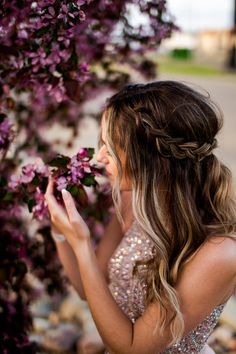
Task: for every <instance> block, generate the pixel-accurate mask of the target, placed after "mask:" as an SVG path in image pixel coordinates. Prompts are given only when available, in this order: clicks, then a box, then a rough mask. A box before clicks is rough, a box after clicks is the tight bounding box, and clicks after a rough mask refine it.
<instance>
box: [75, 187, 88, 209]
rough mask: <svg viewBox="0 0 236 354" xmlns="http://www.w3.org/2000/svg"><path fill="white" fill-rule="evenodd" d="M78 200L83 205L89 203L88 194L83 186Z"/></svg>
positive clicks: (80, 188)
mask: <svg viewBox="0 0 236 354" xmlns="http://www.w3.org/2000/svg"><path fill="white" fill-rule="evenodd" d="M77 200H78V202H79V203H80V204H81V205H82V206H86V205H87V204H88V196H87V194H86V192H85V190H84V188H83V187H82V186H80V187H79V191H78V197H77Z"/></svg>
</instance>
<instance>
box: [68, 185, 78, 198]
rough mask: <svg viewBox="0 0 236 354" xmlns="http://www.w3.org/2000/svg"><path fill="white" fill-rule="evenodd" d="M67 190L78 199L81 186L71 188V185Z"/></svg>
mask: <svg viewBox="0 0 236 354" xmlns="http://www.w3.org/2000/svg"><path fill="white" fill-rule="evenodd" d="M67 190H68V192H70V193H71V195H72V196H73V197H76V196H77V194H78V193H79V186H71V185H69V186H68V187H67Z"/></svg>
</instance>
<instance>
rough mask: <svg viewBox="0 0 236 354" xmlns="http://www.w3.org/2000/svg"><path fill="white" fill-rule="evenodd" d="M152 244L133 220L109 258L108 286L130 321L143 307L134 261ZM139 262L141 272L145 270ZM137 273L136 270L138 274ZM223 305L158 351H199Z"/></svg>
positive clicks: (149, 251) (147, 255)
mask: <svg viewBox="0 0 236 354" xmlns="http://www.w3.org/2000/svg"><path fill="white" fill-rule="evenodd" d="M152 246H153V244H152V241H151V240H150V239H148V238H147V237H146V236H145V235H144V234H143V233H142V232H141V230H140V228H139V226H138V224H137V222H136V221H134V222H133V224H132V225H131V227H130V228H129V229H128V230H127V232H126V233H125V235H124V237H123V239H122V241H121V242H120V244H119V246H118V247H117V249H116V250H115V252H114V254H113V255H112V257H111V259H110V261H109V265H108V268H109V278H110V283H109V288H110V291H111V293H112V295H113V297H114V299H115V300H116V302H117V304H118V305H119V306H120V308H121V309H122V310H123V312H124V313H125V314H126V315H127V316H128V317H129V318H130V320H131V321H132V322H133V323H134V322H135V321H136V319H137V318H138V317H140V316H141V315H142V313H143V312H144V309H145V294H146V284H145V281H144V280H143V279H144V278H143V277H140V276H133V267H134V264H135V262H136V261H137V260H144V259H149V258H151V256H153V247H152ZM144 268H145V265H141V274H142V272H143V271H145V269H144ZM139 274H140V273H139ZM224 305H225V304H222V305H219V306H217V307H216V308H215V309H214V310H213V311H212V313H211V314H210V315H209V316H207V317H206V318H205V319H204V320H203V321H202V322H201V323H200V324H199V325H198V326H197V327H196V328H195V329H194V330H192V331H191V332H190V333H189V334H188V335H187V336H185V337H184V338H182V340H181V341H180V342H179V343H178V344H175V345H173V346H171V347H169V348H168V349H166V350H165V351H164V352H162V354H177V353H178V354H179V353H188V354H195V353H199V352H200V351H201V350H202V348H203V347H204V345H205V343H206V341H207V339H208V337H209V335H210V334H211V332H212V330H213V329H214V327H215V325H216V323H217V320H218V318H219V316H220V314H221V312H222V311H223V308H224Z"/></svg>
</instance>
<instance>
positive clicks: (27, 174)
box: [21, 164, 35, 183]
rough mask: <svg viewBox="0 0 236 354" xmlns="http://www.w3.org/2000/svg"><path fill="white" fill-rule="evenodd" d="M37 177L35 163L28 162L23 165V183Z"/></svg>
mask: <svg viewBox="0 0 236 354" xmlns="http://www.w3.org/2000/svg"><path fill="white" fill-rule="evenodd" d="M34 177H35V165H34V164H28V165H26V166H23V167H22V176H21V183H29V182H31V181H32V180H33V178H34Z"/></svg>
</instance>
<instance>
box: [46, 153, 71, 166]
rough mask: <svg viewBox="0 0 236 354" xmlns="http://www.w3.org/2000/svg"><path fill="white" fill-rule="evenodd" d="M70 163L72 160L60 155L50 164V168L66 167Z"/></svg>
mask: <svg viewBox="0 0 236 354" xmlns="http://www.w3.org/2000/svg"><path fill="white" fill-rule="evenodd" d="M69 162H70V158H69V157H67V156H64V155H58V156H56V157H55V158H53V159H52V160H51V161H49V162H48V165H49V166H53V167H65V166H66V165H67V164H68V163H69Z"/></svg>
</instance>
